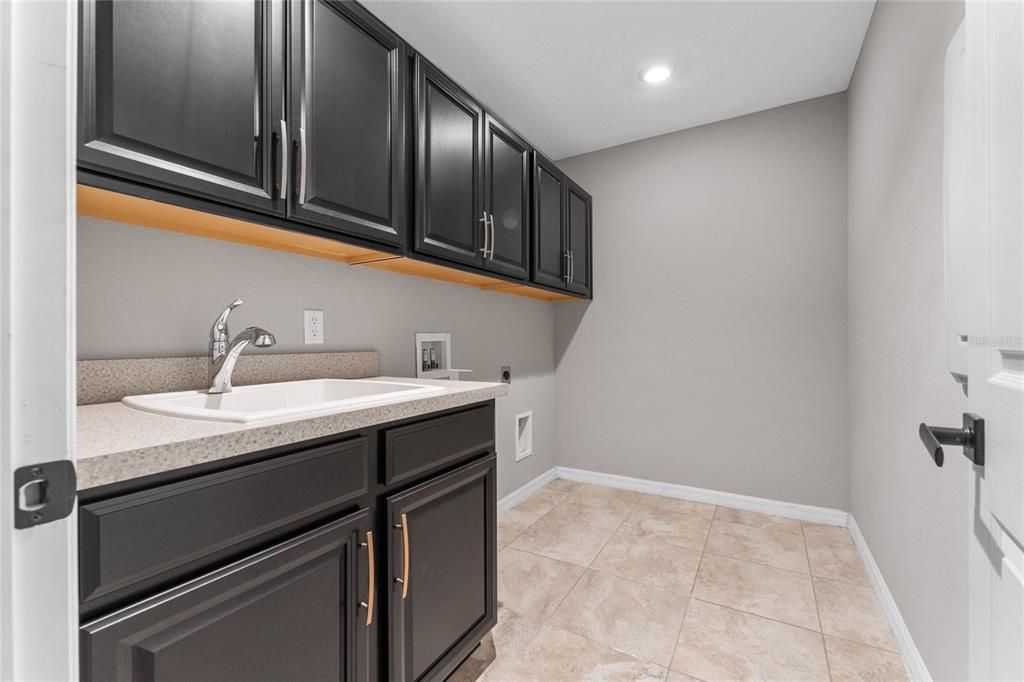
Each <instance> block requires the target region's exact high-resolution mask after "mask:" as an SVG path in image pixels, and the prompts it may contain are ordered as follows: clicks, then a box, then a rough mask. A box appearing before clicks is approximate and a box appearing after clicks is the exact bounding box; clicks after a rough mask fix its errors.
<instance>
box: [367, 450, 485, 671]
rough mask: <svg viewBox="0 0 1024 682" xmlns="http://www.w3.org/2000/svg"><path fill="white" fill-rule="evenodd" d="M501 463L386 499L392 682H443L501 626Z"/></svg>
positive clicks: (476, 465)
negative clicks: (498, 489)
mask: <svg viewBox="0 0 1024 682" xmlns="http://www.w3.org/2000/svg"><path fill="white" fill-rule="evenodd" d="M495 472H496V468H495V456H494V455H493V454H492V455H488V456H487V457H485V458H484V459H482V460H478V461H477V462H474V463H473V464H470V465H467V466H464V467H462V468H460V469H456V470H455V471H453V472H451V473H449V474H446V475H443V476H440V477H438V478H435V479H433V480H431V481H428V482H427V483H424V484H422V485H418V486H416V487H415V488H412V489H411V490H408V491H406V492H402V493H399V494H397V495H392V496H391V497H389V498H388V499H387V512H386V518H387V519H388V523H389V524H390V525H391V531H390V533H389V536H388V557H390V559H389V570H390V580H389V582H390V583H391V589H390V590H389V602H390V605H389V610H388V613H389V617H390V620H389V630H390V632H389V637H388V640H389V641H388V652H389V659H390V666H391V668H390V671H389V678H390V679H392V680H422V679H444V678H445V676H447V675H448V674H450V673H451V671H452V670H454V669H455V667H456V666H457V665H458V664H459V663H460V662H461V661H462V659H463V658H464V657H465V656H466V655H468V654H469V652H470V651H471V650H472V649H473V647H475V646H476V645H477V644H478V643H479V641H480V638H481V637H483V636H484V634H486V633H487V631H488V630H490V629H491V628H492V627H494V624H495V622H496V621H497V607H498V602H497V594H496V588H497V573H496V564H495V555H496V553H497V527H496V518H495V515H496V509H497V500H496V498H495Z"/></svg>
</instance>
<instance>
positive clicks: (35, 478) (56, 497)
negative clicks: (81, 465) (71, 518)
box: [14, 459, 78, 528]
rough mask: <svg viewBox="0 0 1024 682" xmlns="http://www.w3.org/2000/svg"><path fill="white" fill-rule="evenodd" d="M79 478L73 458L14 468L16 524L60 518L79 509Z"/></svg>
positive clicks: (22, 524)
mask: <svg viewBox="0 0 1024 682" xmlns="http://www.w3.org/2000/svg"><path fill="white" fill-rule="evenodd" d="M77 485H78V479H77V477H76V476H75V465H74V464H73V463H72V462H71V460H67V459H59V460H57V461H55V462H43V463H41V464H31V465H29V466H24V467H20V468H18V469H15V470H14V527H15V528H31V527H33V526H41V525H42V524H44V523H50V522H51V521H59V520H61V519H63V518H64V517H66V516H67V515H68V514H70V513H71V510H72V509H74V508H75V497H76V495H77V494H78V490H77Z"/></svg>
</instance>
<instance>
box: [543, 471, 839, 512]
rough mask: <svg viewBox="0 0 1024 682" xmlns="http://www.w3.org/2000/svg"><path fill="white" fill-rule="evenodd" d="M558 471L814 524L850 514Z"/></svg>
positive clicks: (612, 476)
mask: <svg viewBox="0 0 1024 682" xmlns="http://www.w3.org/2000/svg"><path fill="white" fill-rule="evenodd" d="M555 468H556V469H557V470H558V478H565V479H568V480H570V481H580V482H582V483H595V484H597V485H606V486H609V487H611V488H624V489H626V490H636V491H638V492H642V493H650V494H652V495H663V496H665V497H675V498H678V499H681V500H690V501H691V502H705V503H707V504H720V505H722V506H723V507H735V508H736V509H746V510H747V511H755V512H761V513H762V514H774V515H776V516H785V517H787V518H791V519H800V520H801V521H810V522H813V523H825V524H828V525H830V526H845V525H846V524H847V520H848V518H849V514H847V513H846V512H844V511H842V510H841V509H832V508H829V507H815V506H812V505H809V504H796V503H795V502H780V501H779V500H770V499H767V498H764V497H751V496H749V495H739V494H737V493H724V492H721V491H719V490H710V489H708V488H694V487H693V486H689V485H679V484H678V483H660V482H658V481H651V480H648V479H645V478H632V477H630V476H617V475H615V474H602V473H599V472H597V471H588V470H586V469H572V468H570V467H561V466H560V467H555Z"/></svg>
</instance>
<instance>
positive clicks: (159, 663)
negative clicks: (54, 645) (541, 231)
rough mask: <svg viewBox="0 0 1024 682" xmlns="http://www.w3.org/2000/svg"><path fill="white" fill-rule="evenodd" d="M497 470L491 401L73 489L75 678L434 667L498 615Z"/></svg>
mask: <svg viewBox="0 0 1024 682" xmlns="http://www.w3.org/2000/svg"><path fill="white" fill-rule="evenodd" d="M495 477H496V456H495V454H494V403H493V402H488V403H482V404H475V405H468V406H465V407H462V408H458V409H455V410H451V411H447V412H441V413H435V414H432V415H429V416H426V417H421V418H414V419H409V420H404V421H398V422H394V423H390V424H386V425H383V426H381V427H379V428H376V429H367V430H365V431H360V432H353V433H342V434H335V435H333V436H330V437H328V438H327V439H317V440H315V441H309V442H307V443H305V444H297V445H289V446H284V447H283V449H282V450H269V451H261V452H255V453H249V454H248V455H244V456H243V459H242V460H240V461H238V462H236V463H233V464H227V465H226V466H223V468H216V469H213V470H210V469H204V470H193V471H192V472H188V473H182V472H168V474H167V477H163V475H157V477H156V478H147V479H138V480H136V481H135V482H131V481H129V482H127V483H125V484H124V485H123V486H122V487H118V488H116V489H106V490H104V489H102V488H97V489H92V490H89V491H83V493H82V494H81V495H80V501H81V507H80V512H79V537H80V539H81V542H80V543H79V573H80V582H81V585H82V590H81V602H80V607H81V611H80V613H81V617H82V624H81V626H80V653H81V679H82V680H84V681H85V682H205V681H210V682H234V681H237V682H342V681H344V682H370V681H371V680H431V681H433V680H443V679H444V678H445V677H446V676H448V675H449V674H450V673H451V672H452V671H453V670H454V669H455V668H456V667H457V666H458V665H459V663H461V661H462V660H463V659H464V658H465V657H466V656H467V655H468V654H469V653H470V652H471V651H472V650H473V648H474V647H475V646H476V645H477V644H478V643H479V642H480V639H481V638H482V637H483V636H484V635H485V634H486V633H487V631H488V630H490V629H491V628H492V627H493V626H494V625H495V623H496V621H497V593H496V592H497V566H496V554H497V519H496V516H497V499H496V486H495ZM119 485H120V484H119Z"/></svg>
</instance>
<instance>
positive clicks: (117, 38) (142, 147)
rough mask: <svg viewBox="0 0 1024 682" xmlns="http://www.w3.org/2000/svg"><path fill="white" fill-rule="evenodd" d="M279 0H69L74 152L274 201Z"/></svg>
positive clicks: (181, 186)
mask: <svg viewBox="0 0 1024 682" xmlns="http://www.w3.org/2000/svg"><path fill="white" fill-rule="evenodd" d="M281 11H282V10H281V6H280V3H267V2H261V1H260V0H253V1H252V2H202V1H199V0H192V1H181V2H111V1H110V0H84V1H83V2H82V5H81V21H80V31H81V35H80V43H81V45H80V51H81V52H80V59H79V103H78V104H79V134H78V163H79V164H80V165H81V166H83V167H86V168H88V169H92V170H97V171H100V172H108V173H112V174H115V175H118V176H121V177H126V178H128V179H131V180H136V181H141V182H145V183H151V184H157V185H159V186H162V187H167V188H170V189H173V190H176V191H180V192H185V193H190V194H196V195H200V196H202V197H204V198H206V199H212V200H216V201H221V202H226V203H230V204H234V205H237V206H243V207H247V208H253V209H258V210H260V211H273V212H277V211H281V210H283V208H282V207H281V206H280V203H279V200H278V199H277V194H276V193H275V183H276V181H277V176H276V174H275V171H274V161H275V160H276V159H278V158H279V155H280V152H281V150H280V148H279V145H280V138H279V137H278V131H277V128H276V127H277V122H278V120H279V119H281V114H282V104H283V84H284V78H283V71H282V69H283V66H282V56H283V42H284V35H283V32H282V31H281V30H280V27H282V26H283V23H282V22H281V21H280V18H279V17H276V16H275V15H276V14H280V12H281Z"/></svg>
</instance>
